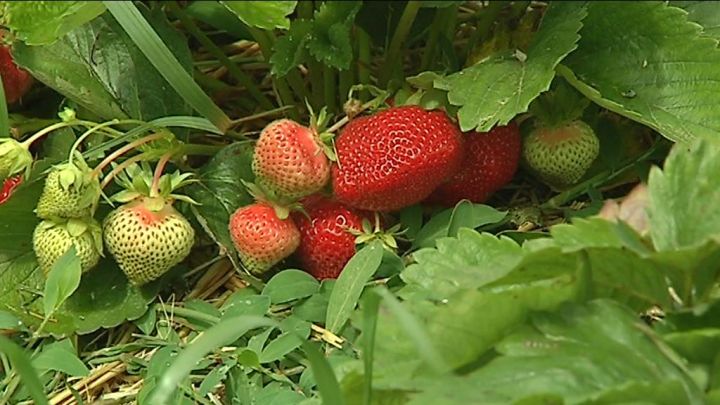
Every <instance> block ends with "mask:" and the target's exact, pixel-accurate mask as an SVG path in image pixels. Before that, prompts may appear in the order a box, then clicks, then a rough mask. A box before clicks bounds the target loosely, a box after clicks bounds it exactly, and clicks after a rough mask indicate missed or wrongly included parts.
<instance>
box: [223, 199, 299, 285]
mask: <svg viewBox="0 0 720 405" xmlns="http://www.w3.org/2000/svg"><path fill="white" fill-rule="evenodd" d="M229 229H230V236H231V237H232V240H233V244H234V245H235V248H236V249H237V251H238V254H239V255H240V260H242V262H243V264H244V265H245V267H246V268H247V269H248V270H249V271H250V272H251V273H253V274H257V275H259V274H262V273H264V272H266V271H267V270H269V269H270V268H271V267H272V266H274V265H275V264H277V263H278V262H280V261H281V260H283V259H285V258H286V257H288V256H290V255H291V254H293V252H294V251H295V249H297V247H298V245H299V244H300V232H299V231H298V229H297V226H295V223H294V222H293V220H292V218H290V217H287V218H284V219H280V218H279V217H278V215H277V213H276V211H275V208H274V207H273V206H272V205H270V204H268V203H264V202H257V203H255V204H251V205H247V206H244V207H240V208H238V209H237V210H236V211H235V212H234V213H233V214H232V215H231V216H230V224H229Z"/></svg>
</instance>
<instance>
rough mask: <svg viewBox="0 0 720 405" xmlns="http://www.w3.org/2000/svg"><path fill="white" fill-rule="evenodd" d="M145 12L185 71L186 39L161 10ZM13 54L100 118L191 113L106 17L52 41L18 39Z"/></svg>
mask: <svg viewBox="0 0 720 405" xmlns="http://www.w3.org/2000/svg"><path fill="white" fill-rule="evenodd" d="M146 14H147V16H148V19H149V20H150V21H151V22H152V23H153V26H154V27H155V29H156V30H157V32H158V33H159V35H161V37H162V38H163V40H164V41H165V43H166V44H167V45H168V46H169V47H170V48H171V49H172V51H173V52H174V55H175V56H176V57H177V58H178V60H180V61H181V63H182V65H183V66H184V69H187V70H189V69H190V67H191V63H192V59H191V56H190V51H189V49H188V48H187V43H186V41H185V40H184V38H182V36H181V35H180V34H178V33H177V32H176V31H174V30H173V28H172V27H171V26H170V25H169V23H168V22H167V20H165V17H164V16H163V15H161V14H159V12H155V13H149V12H148V13H146ZM13 56H14V58H15V60H16V61H17V63H18V64H19V65H20V66H22V67H23V68H25V69H27V70H28V71H30V72H31V73H32V75H33V76H34V77H35V78H37V79H38V80H40V81H41V82H43V83H44V84H46V85H48V86H49V87H52V88H53V89H54V90H56V91H58V92H59V93H61V94H62V95H64V96H65V97H67V98H69V99H71V100H72V101H74V102H76V103H77V104H79V105H81V106H83V107H84V108H86V109H87V110H89V111H91V112H93V113H94V114H97V115H98V116H100V117H101V118H103V119H108V120H109V119H114V118H120V119H122V118H128V117H130V118H134V119H141V120H146V121H149V120H152V119H154V118H158V117H164V116H167V115H187V113H188V112H189V109H188V107H187V105H186V104H185V103H184V102H183V101H182V99H180V98H179V97H177V95H176V94H174V93H173V92H172V91H170V90H169V88H168V85H167V82H166V81H165V79H163V77H162V76H160V74H159V73H158V72H157V70H155V68H154V67H153V66H152V65H151V64H150V62H149V61H148V59H147V58H146V57H145V56H144V55H143V54H142V52H141V51H140V50H139V49H138V48H137V47H136V46H135V45H134V44H133V43H132V41H131V39H130V37H128V36H127V34H126V33H125V32H124V31H123V30H122V28H121V27H120V26H119V25H118V24H117V22H115V20H114V19H112V18H111V17H109V16H104V17H103V18H97V19H95V20H93V21H92V22H90V23H88V24H85V25H83V26H82V27H79V28H77V29H75V30H73V31H71V32H69V33H68V34H67V35H65V36H63V37H62V38H60V40H58V41H57V42H55V43H54V44H52V45H43V46H27V45H25V44H22V43H16V44H15V47H14V51H13Z"/></svg>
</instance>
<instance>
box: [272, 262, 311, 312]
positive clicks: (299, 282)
mask: <svg viewBox="0 0 720 405" xmlns="http://www.w3.org/2000/svg"><path fill="white" fill-rule="evenodd" d="M318 290H320V283H319V282H318V281H317V280H316V279H315V278H314V277H313V276H311V275H310V274H308V273H307V272H304V271H302V270H295V269H288V270H283V271H281V272H279V273H278V274H276V275H275V276H273V278H271V279H270V281H268V282H267V284H265V288H264V289H263V291H262V294H263V295H267V296H268V297H270V302H271V303H272V304H282V303H284V302H289V301H294V300H297V299H300V298H305V297H308V296H311V295H313V294H315V293H316V292H317V291H318Z"/></svg>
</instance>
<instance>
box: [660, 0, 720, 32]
mask: <svg viewBox="0 0 720 405" xmlns="http://www.w3.org/2000/svg"><path fill="white" fill-rule="evenodd" d="M668 3H669V4H670V5H671V6H675V7H680V8H682V9H683V10H685V11H687V13H688V17H687V18H688V20H690V21H692V22H696V23H698V24H700V25H702V27H703V31H702V32H703V34H704V35H707V36H709V37H711V38H715V39H719V40H720V8H718V7H714V6H717V4H713V3H712V2H709V1H674V0H673V1H669V2H668Z"/></svg>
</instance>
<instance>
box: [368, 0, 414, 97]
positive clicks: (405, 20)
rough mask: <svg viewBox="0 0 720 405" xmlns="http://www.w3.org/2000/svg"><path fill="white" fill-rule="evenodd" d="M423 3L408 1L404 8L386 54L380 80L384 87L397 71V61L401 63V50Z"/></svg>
mask: <svg viewBox="0 0 720 405" xmlns="http://www.w3.org/2000/svg"><path fill="white" fill-rule="evenodd" d="M421 4H422V2H420V1H416V0H410V1H408V3H407V5H406V6H405V10H403V13H402V15H401V16H400V21H398V25H397V28H396V29H395V33H394V34H393V37H392V40H391V41H390V46H389V47H388V51H387V53H386V54H385V65H384V66H383V70H382V72H381V74H380V81H379V82H380V85H381V86H383V87H384V86H385V85H387V83H388V81H389V80H390V77H392V74H393V73H394V71H395V67H396V66H397V63H399V62H398V61H399V59H400V55H399V54H400V50H401V48H402V46H403V44H404V43H405V39H407V36H408V34H409V33H410V28H411V27H412V24H413V21H415V16H417V13H418V11H419V10H420V5H421Z"/></svg>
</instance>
